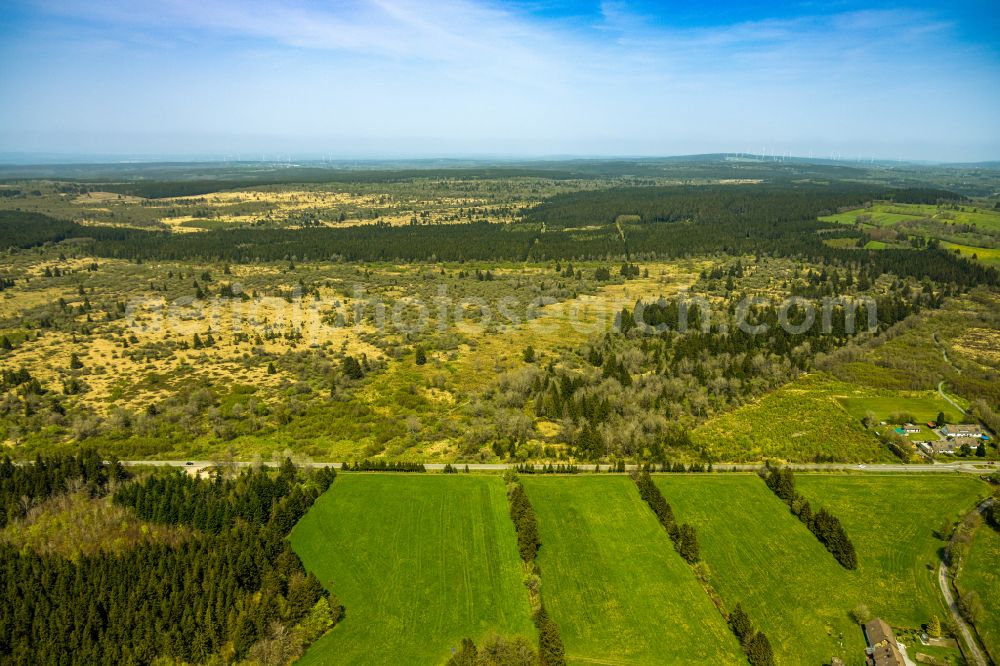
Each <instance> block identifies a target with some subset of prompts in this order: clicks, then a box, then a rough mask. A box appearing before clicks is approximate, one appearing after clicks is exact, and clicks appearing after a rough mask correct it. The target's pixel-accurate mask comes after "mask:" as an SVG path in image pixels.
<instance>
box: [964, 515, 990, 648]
mask: <svg viewBox="0 0 1000 666" xmlns="http://www.w3.org/2000/svg"><path fill="white" fill-rule="evenodd" d="M997 563H1000V532H997V531H996V530H995V529H992V528H991V527H990V526H989V525H981V526H980V527H979V529H977V530H976V536H975V538H974V539H973V541H972V547H971V548H970V549H969V553H968V555H966V556H965V559H964V560H963V566H962V569H961V571H959V574H958V581H957V584H958V589H959V590H960V591H961V592H963V593H964V592H967V591H970V590H973V591H975V592H976V594H978V595H979V599H980V601H982V603H983V607H984V608H986V609H987V612H986V613H984V614H983V617H982V619H980V620H979V622H978V623H977V624H976V631H978V632H979V636H980V638H982V640H983V642H984V643H985V644H986V649H987V650H988V651H989V653H990V656H991V657H992V658H993V661H997V660H998V659H1000V613H998V612H997V610H998V609H1000V570H998V569H997Z"/></svg>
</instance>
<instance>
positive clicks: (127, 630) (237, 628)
mask: <svg viewBox="0 0 1000 666" xmlns="http://www.w3.org/2000/svg"><path fill="white" fill-rule="evenodd" d="M39 463H40V464H39V465H38V466H24V467H21V466H13V465H11V464H10V461H9V460H6V461H4V463H3V464H2V465H0V475H2V476H0V478H2V492H3V495H2V498H3V503H4V506H5V507H10V506H11V505H12V502H11V497H16V496H17V495H16V494H17V493H22V492H28V493H30V496H31V497H33V498H34V499H41V498H43V497H45V496H47V495H51V494H53V493H58V492H60V491H61V490H62V485H63V484H65V482H66V480H67V479H71V478H83V479H85V482H86V484H87V486H88V488H90V489H91V492H93V493H108V492H110V491H111V488H112V487H113V486H115V485H117V486H118V488H117V491H115V492H114V501H115V502H116V503H119V504H122V505H125V506H129V507H132V508H133V509H135V510H136V512H137V513H138V514H139V515H140V516H142V517H144V518H146V519H149V520H152V521H156V522H166V523H173V524H183V525H188V526H190V527H194V528H196V529H197V530H198V532H196V533H195V535H194V536H192V537H190V538H188V539H185V540H184V541H183V542H182V543H181V544H180V545H179V546H177V547H172V546H168V545H164V544H156V543H153V544H144V545H140V546H136V547H134V548H132V549H130V550H127V551H125V552H124V553H121V554H115V555H111V554H102V555H97V556H85V557H82V558H81V559H80V560H79V561H70V560H67V559H64V558H63V557H61V556H58V555H51V554H46V555H40V554H36V553H34V552H32V551H30V550H29V551H26V552H18V551H17V550H15V549H14V548H12V547H11V546H9V545H2V546H0V571H2V576H0V580H2V581H3V587H4V600H5V602H4V604H3V606H2V608H0V661H3V662H4V663H12V664H148V663H152V662H153V661H155V660H156V659H157V658H159V657H169V658H171V659H174V660H179V661H184V662H192V663H203V662H206V661H209V660H211V659H216V660H221V661H223V662H229V661H234V660H239V659H244V658H253V659H255V660H258V661H260V662H262V663H285V662H286V661H287V660H288V659H290V658H294V657H295V656H296V655H297V654H300V653H301V650H302V648H303V647H304V645H305V644H308V643H309V642H311V641H312V640H314V639H315V638H316V637H317V636H318V635H319V634H321V633H323V632H324V631H325V630H326V629H327V628H328V627H329V626H331V625H332V624H333V623H334V622H336V620H337V619H338V617H339V614H340V608H339V606H338V604H337V602H336V600H335V599H333V598H329V597H328V595H327V593H326V592H325V591H324V589H323V587H322V585H321V584H320V583H319V581H318V580H316V578H315V576H313V575H312V574H307V573H306V572H305V571H304V569H303V568H302V563H301V562H300V560H299V558H298V556H297V555H295V553H294V552H292V550H291V547H290V546H289V544H288V542H287V540H286V539H285V536H286V534H287V532H288V530H290V529H291V526H293V525H294V524H295V522H296V521H297V520H298V518H299V517H300V516H301V515H302V513H304V512H305V510H306V509H308V507H309V506H310V505H311V504H312V502H313V500H315V498H316V497H317V496H318V495H319V494H320V493H321V492H323V491H324V490H325V489H326V488H327V487H328V486H329V484H330V483H331V482H332V481H333V478H334V476H335V473H334V472H333V470H332V469H331V470H326V469H321V470H316V471H315V472H310V473H306V472H304V471H301V470H298V469H296V468H295V467H294V466H293V465H292V464H291V463H290V462H286V464H285V465H283V466H282V467H281V469H280V470H279V471H278V472H276V473H275V472H270V471H266V470H255V469H254V470H248V471H246V472H243V473H242V474H240V475H239V476H238V477H236V478H224V476H223V474H222V472H221V471H218V472H216V473H215V474H214V476H213V478H211V479H203V480H195V479H191V478H189V477H187V476H186V475H185V474H183V473H181V472H177V473H170V474H167V475H164V476H161V475H152V476H149V477H147V478H146V479H145V480H144V481H137V482H131V483H129V482H126V481H125V479H124V474H123V472H122V470H121V468H120V467H118V466H117V465H116V464H111V465H103V464H102V463H100V459H99V458H98V457H97V456H96V454H85V455H81V456H77V457H74V458H52V459H45V460H40V461H39Z"/></svg>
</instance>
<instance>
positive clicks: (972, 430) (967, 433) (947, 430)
mask: <svg viewBox="0 0 1000 666" xmlns="http://www.w3.org/2000/svg"><path fill="white" fill-rule="evenodd" d="M941 434H942V435H944V436H945V437H975V438H977V439H978V438H981V437H982V436H983V429H982V428H980V427H979V426H977V425H973V424H971V423H956V424H954V425H952V424H948V425H946V426H945V427H943V428H941Z"/></svg>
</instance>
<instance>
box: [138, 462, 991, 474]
mask: <svg viewBox="0 0 1000 666" xmlns="http://www.w3.org/2000/svg"><path fill="white" fill-rule="evenodd" d="M121 462H122V464H123V465H127V466H130V467H135V466H142V465H157V466H169V467H188V468H196V469H202V468H205V467H213V466H215V465H217V464H219V461H216V460H123V461H121ZM225 464H227V465H234V466H236V467H250V466H253V465H257V464H262V465H264V466H267V467H277V466H278V465H279V463H277V462H273V461H261V462H260V463H258V462H254V461H249V460H241V461H232V462H226V463H225ZM296 464H297V465H300V466H304V467H335V468H338V469H339V468H340V467H342V466H343V463H339V462H309V461H306V462H296ZM977 464H982V463H972V462H951V463H935V464H929V465H903V464H869V465H859V464H844V463H790V464H788V465H787V467H790V468H792V469H794V470H801V471H804V472H808V471H813V472H847V471H851V472H867V473H906V474H912V473H929V474H935V473H955V472H962V473H966V474H985V473H988V472H990V471H991V469H990V468H980V467H976V465H977ZM444 466H445V465H444V463H426V464H425V465H424V467H426V468H427V469H428V470H429V471H440V470H442V469H444ZM453 466H454V467H456V468H458V469H459V470H464V469H465V467H466V464H465V463H453ZM515 466H516V465H511V464H507V463H469V464H468V468H469V470H470V471H475V472H500V471H503V470H505V469H510V468H512V467H515ZM536 466H537V467H539V468H540V467H541V465H536ZM761 467H762V465H760V464H753V465H748V464H743V463H732V464H730V463H717V464H715V465H714V469H715V472H731V471H734V472H752V471H755V470H758V469H760V468H761ZM990 467H992V469H993V470H1000V466H997V465H993V466H990ZM598 468H599V469H600V471H602V472H606V471H608V470H609V469H610V468H611V465H598ZM577 469H578V470H580V471H581V472H585V471H593V469H594V465H589V464H580V465H577ZM625 469H626V470H628V471H632V470H634V469H636V465H626V466H625Z"/></svg>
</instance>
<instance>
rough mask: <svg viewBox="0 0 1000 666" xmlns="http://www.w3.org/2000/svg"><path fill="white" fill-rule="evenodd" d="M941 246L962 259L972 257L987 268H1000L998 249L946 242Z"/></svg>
mask: <svg viewBox="0 0 1000 666" xmlns="http://www.w3.org/2000/svg"><path fill="white" fill-rule="evenodd" d="M941 246H942V247H944V248H947V249H949V250H952V251H955V252H958V253H959V254H960V255H962V256H963V257H974V258H975V259H976V260H978V261H980V262H982V263H984V264H986V265H988V266H1000V249H997V248H987V247H975V246H973V245H959V244H958V243H948V242H943V243H941Z"/></svg>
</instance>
